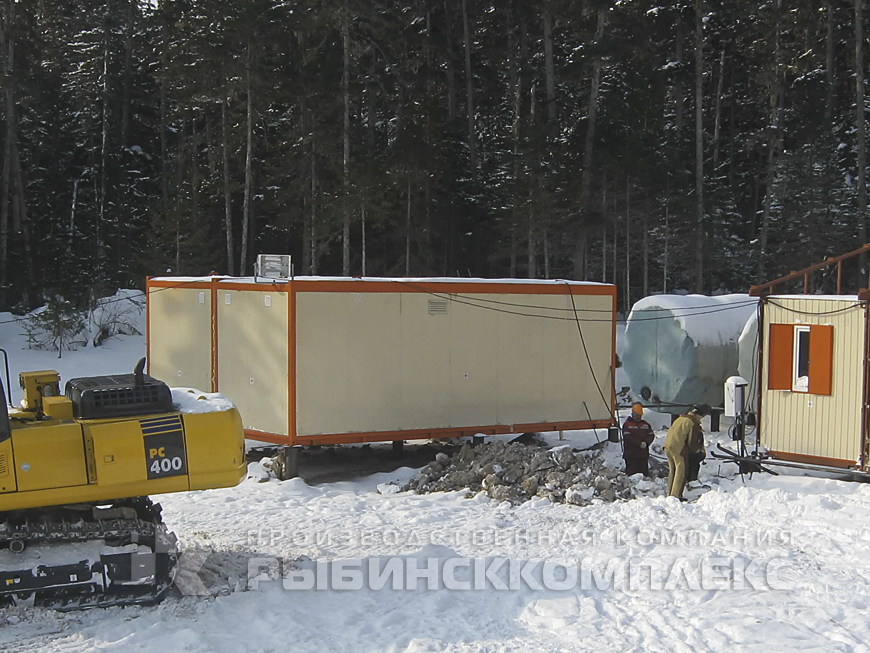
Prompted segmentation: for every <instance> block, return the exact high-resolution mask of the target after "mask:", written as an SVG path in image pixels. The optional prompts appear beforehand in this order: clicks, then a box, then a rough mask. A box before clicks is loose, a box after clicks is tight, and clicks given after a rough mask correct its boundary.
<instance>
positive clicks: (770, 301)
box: [767, 295, 861, 315]
mask: <svg viewBox="0 0 870 653" xmlns="http://www.w3.org/2000/svg"><path fill="white" fill-rule="evenodd" d="M808 297H812V295H808ZM767 302H768V303H769V304H773V305H774V306H776V307H777V308H781V309H782V310H784V311H787V312H789V313H797V314H798V315H837V314H838V313H845V312H847V311H851V310H852V309H855V308H860V307H861V302H855V303H854V304H849V305H848V306H846V307H845V308H838V309H836V310H833V311H819V312H818V313H816V312H813V311H802V310H800V309H797V308H791V307H789V306H783V305H782V304H780V303H778V302H776V301H775V300H773V299H768V300H767Z"/></svg>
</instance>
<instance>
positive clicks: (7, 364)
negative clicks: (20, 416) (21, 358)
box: [0, 349, 12, 406]
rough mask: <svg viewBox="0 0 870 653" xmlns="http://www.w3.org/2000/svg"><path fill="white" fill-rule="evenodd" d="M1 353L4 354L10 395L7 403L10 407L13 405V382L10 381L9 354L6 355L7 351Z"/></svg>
mask: <svg viewBox="0 0 870 653" xmlns="http://www.w3.org/2000/svg"><path fill="white" fill-rule="evenodd" d="M0 353H2V354H3V364H4V366H5V367H6V386H5V387H6V391H7V392H8V393H9V395H8V396H7V397H5V400H6V401H5V403H6V404H7V405H9V406H11V405H12V389H11V388H12V382H11V381H10V380H9V354H7V353H6V350H5V349H0Z"/></svg>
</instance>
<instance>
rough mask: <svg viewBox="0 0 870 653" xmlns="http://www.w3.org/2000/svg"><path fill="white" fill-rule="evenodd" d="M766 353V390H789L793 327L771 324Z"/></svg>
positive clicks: (792, 354) (792, 353)
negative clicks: (767, 355) (767, 353)
mask: <svg viewBox="0 0 870 653" xmlns="http://www.w3.org/2000/svg"><path fill="white" fill-rule="evenodd" d="M768 351H769V352H770V355H769V357H768V371H767V389H768V390H791V377H792V360H793V356H794V325H792V324H771V325H770V330H769V344H768Z"/></svg>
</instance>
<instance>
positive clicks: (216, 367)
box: [145, 276, 616, 446]
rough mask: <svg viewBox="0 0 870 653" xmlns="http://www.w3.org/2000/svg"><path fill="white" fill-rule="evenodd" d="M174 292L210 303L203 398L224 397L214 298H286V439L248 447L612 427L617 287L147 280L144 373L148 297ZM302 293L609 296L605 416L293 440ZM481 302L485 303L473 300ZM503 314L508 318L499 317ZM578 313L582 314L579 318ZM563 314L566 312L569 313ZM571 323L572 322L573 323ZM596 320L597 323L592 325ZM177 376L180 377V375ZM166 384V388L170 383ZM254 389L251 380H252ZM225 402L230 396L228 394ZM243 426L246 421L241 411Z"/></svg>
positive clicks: (252, 435)
mask: <svg viewBox="0 0 870 653" xmlns="http://www.w3.org/2000/svg"><path fill="white" fill-rule="evenodd" d="M173 289H188V290H197V291H200V301H202V296H201V294H202V293H203V292H204V293H207V294H208V297H209V299H210V319H209V329H208V331H209V333H208V340H209V343H208V345H209V346H208V350H209V360H208V381H207V383H208V385H209V387H208V388H207V389H208V390H209V391H210V392H224V393H225V394H227V393H226V391H225V390H222V386H225V385H226V384H222V383H221V378H220V360H219V358H220V351H219V342H220V341H219V335H220V334H219V332H218V328H219V301H218V299H219V293H221V292H223V291H244V292H254V293H268V294H273V295H286V298H287V316H286V317H287V342H288V346H287V361H286V369H287V379H286V381H287V397H286V399H287V415H286V425H287V426H286V429H287V432H286V433H281V432H279V430H278V429H273V430H261V429H256V428H249V427H246V428H245V436H246V437H247V438H249V439H251V440H257V441H261V442H268V443H272V444H278V445H284V446H292V445H304V446H314V445H334V444H351V443H365V442H388V441H397V440H419V439H435V438H453V437H460V436H472V435H479V434H482V435H497V434H511V433H525V432H547V431H563V430H584V429H597V428H607V427H610V426H613V425H614V424H615V421H614V417H613V416H614V414H615V409H616V395H615V388H614V385H615V384H614V372H615V369H616V287H615V286H613V285H610V284H597V283H585V282H566V281H549V282H542V281H522V280H513V279H511V280H483V279H481V280H465V279H455V280H451V279H437V280H436V279H431V280H430V279H413V280H412V279H374V278H366V279H362V278H331V277H330V278H325V277H324V278H320V277H296V278H293V279H290V280H287V281H263V280H257V281H256V282H255V281H254V280H252V279H250V278H247V279H246V278H234V277H220V276H215V277H206V278H172V277H149V278H147V280H146V293H145V295H146V312H147V324H148V328H147V332H146V356H147V360H148V371H149V373H152V367H151V363H152V354H153V353H154V349H155V347H160V346H161V344H160V343H155V342H154V341H153V340H152V328H151V318H152V294H153V293H155V292H163V291H171V290H173ZM305 293H350V294H353V295H357V296H359V295H362V294H368V293H403V294H424V295H428V296H430V297H436V298H445V297H446V298H448V301H449V300H450V298H456V297H461V298H465V299H474V298H475V297H476V296H481V295H506V294H509V295H561V296H565V297H568V296H573V297H572V299H571V301H570V302H569V304H568V305H569V306H570V305H572V304H574V301H575V299H576V298H579V297H584V296H595V297H601V296H604V297H609V298H610V310H609V313H608V316H607V320H608V321H609V327H610V328H609V342H608V343H607V345H608V346H609V355H608V359H609V360H608V362H609V366H610V369H609V370H608V374H609V388H607V389H606V391H605V392H603V393H602V392H598V391H596V393H595V395H594V397H590V398H587V399H590V400H595V401H597V402H601V400H602V399H605V400H606V402H607V403H608V404H609V405H608V406H607V409H608V410H607V413H608V414H607V416H602V415H599V414H596V415H594V416H593V415H592V414H591V412H590V409H589V407H588V405H587V404H586V401H585V399H584V398H583V397H578V398H577V401H578V402H579V403H582V404H583V405H584V406H586V408H585V412H586V414H587V416H588V418H587V419H568V420H560V421H545V420H544V421H542V420H535V421H530V422H528V423H510V424H502V423H497V424H469V425H463V426H450V427H447V428H444V427H433V428H409V429H401V428H400V429H385V430H371V431H359V432H340V433H316V434H305V433H303V434H300V433H298V428H297V427H298V424H297V416H298V415H297V412H298V405H297V400H298V391H299V384H300V383H304V382H305V380H304V379H299V378H298V376H297V347H298V346H299V344H298V341H297V317H298V313H297V306H298V300H299V297H300V296H302V295H303V294H305ZM480 301H486V300H480ZM505 312H508V311H505ZM581 312H582V311H581ZM568 314H569V315H570V313H568ZM573 315H574V317H575V318H578V319H577V320H576V321H577V330H578V331H579V333H578V335H577V339H576V345H577V347H582V348H585V347H586V346H587V344H589V343H586V342H585V341H584V340H583V332H582V328H583V327H582V326H581V325H582V323H583V322H584V319H583V318H579V317H578V311H577V309H576V307H575V309H574V312H573ZM572 321H573V320H572ZM596 321H602V320H600V319H599V320H596ZM602 344H603V343H601V342H594V343H591V345H592V347H600V346H602ZM585 354H586V361H588V367H589V368H590V369H591V368H592V363H591V359H590V358H589V351H588V350H587V351H586V352H585ZM179 375H180V372H179ZM592 378H593V379H595V381H594V382H595V384H596V385H598V386H599V387H600V386H601V383H600V381H598V380H597V379H596V378H595V373H594V371H593V372H592ZM164 380H165V381H167V382H169V383H170V385H174V384H173V383H171V382H170V379H168V378H166V379H164ZM252 382H253V379H252ZM228 396H229V398H230V399H231V400H232V399H233V396H231V395H228ZM242 412H243V415H242V417H243V419H244V418H245V415H244V411H242Z"/></svg>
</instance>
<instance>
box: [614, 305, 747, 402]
mask: <svg viewBox="0 0 870 653" xmlns="http://www.w3.org/2000/svg"><path fill="white" fill-rule="evenodd" d="M757 303H758V302H757V300H755V299H754V298H752V297H749V296H748V295H743V294H733V295H722V296H719V297H706V296H704V295H655V296H652V297H646V298H644V299H642V300H640V301H639V302H637V303H636V304H635V305H634V306H633V307H632V309H631V313H630V314H629V316H628V320H627V321H626V327H625V350H624V353H623V363H624V365H625V371H626V373H627V374H628V376H629V378H630V379H631V389H632V391H633V392H634V393H635V394H636V395H638V396H640V397H642V398H643V399H644V400H645V401H649V402H650V403H653V404H673V406H671V407H670V408H668V407H665V408H663V410H665V411H672V412H674V413H679V412H682V411H684V410H685V409H686V407H687V406H691V405H692V404H697V403H707V404H710V405H711V406H721V405H722V401H723V389H722V384H723V383H724V382H725V379H727V378H728V377H729V376H732V375H734V374H737V364H738V350H737V340H738V338H739V337H740V334H741V332H742V331H743V328H744V326H745V325H746V321H747V320H748V319H749V317H750V316H751V315H753V314H754V313H755V310H756V306H757Z"/></svg>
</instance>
